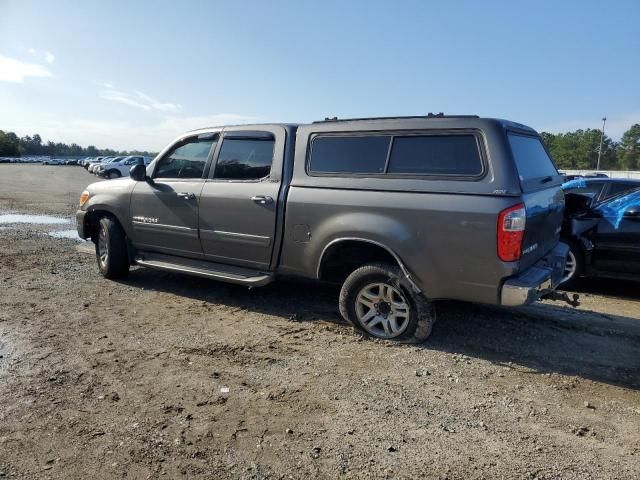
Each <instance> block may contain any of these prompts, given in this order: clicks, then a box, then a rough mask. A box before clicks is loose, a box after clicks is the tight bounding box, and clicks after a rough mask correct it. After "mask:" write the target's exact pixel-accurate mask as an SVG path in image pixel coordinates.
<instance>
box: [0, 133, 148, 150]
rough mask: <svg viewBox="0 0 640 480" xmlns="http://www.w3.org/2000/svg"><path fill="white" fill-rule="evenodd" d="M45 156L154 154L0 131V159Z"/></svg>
mask: <svg viewBox="0 0 640 480" xmlns="http://www.w3.org/2000/svg"><path fill="white" fill-rule="evenodd" d="M38 155H46V156H50V157H57V156H60V157H83V156H84V157H98V156H107V155H108V156H117V155H145V156H148V157H154V156H155V155H156V153H155V152H147V151H146V150H145V151H140V150H129V151H124V150H114V149H112V148H96V147H95V146H93V145H89V146H88V147H81V146H80V145H78V144H77V143H72V144H71V145H67V144H66V143H61V142H51V141H49V142H46V143H44V142H43V141H42V138H41V137H40V135H38V134H37V133H36V134H35V135H33V136H30V135H26V136H24V137H18V136H17V135H16V134H15V133H13V132H4V131H2V130H0V157H21V156H38Z"/></svg>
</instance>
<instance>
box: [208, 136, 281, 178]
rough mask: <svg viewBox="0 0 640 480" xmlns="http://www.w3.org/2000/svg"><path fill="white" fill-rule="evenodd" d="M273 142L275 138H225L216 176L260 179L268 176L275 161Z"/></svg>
mask: <svg viewBox="0 0 640 480" xmlns="http://www.w3.org/2000/svg"><path fill="white" fill-rule="evenodd" d="M273 144H274V140H273V139H249V138H246V139H245V138H243V139H234V138H227V139H224V140H223V141H222V147H221V148H220V154H219V155H218V162H217V163H216V170H215V173H214V178H218V179H226V180H258V179H260V178H264V177H266V176H268V175H269V173H270V172H271V162H272V161H273Z"/></svg>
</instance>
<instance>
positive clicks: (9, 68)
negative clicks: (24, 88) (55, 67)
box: [0, 55, 53, 83]
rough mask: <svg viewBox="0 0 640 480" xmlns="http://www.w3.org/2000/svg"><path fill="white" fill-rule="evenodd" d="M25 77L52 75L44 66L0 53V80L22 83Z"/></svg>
mask: <svg viewBox="0 0 640 480" xmlns="http://www.w3.org/2000/svg"><path fill="white" fill-rule="evenodd" d="M27 77H42V78H45V77H53V74H52V73H51V72H50V71H49V70H47V68H46V67H44V66H42V65H38V64H36V63H26V62H21V61H20V60H16V59H14V58H9V57H5V56H3V55H0V81H4V82H14V83H23V82H24V79H25V78H27Z"/></svg>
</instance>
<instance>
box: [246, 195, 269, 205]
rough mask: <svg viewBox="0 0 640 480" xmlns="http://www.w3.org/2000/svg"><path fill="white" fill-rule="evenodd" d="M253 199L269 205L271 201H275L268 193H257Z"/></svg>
mask: <svg viewBox="0 0 640 480" xmlns="http://www.w3.org/2000/svg"><path fill="white" fill-rule="evenodd" d="M251 200H252V201H254V202H256V203H259V204H260V205H268V204H270V203H273V198H271V197H267V196H266V195H256V196H254V197H251Z"/></svg>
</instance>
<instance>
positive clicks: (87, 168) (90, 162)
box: [83, 157, 106, 171]
mask: <svg viewBox="0 0 640 480" xmlns="http://www.w3.org/2000/svg"><path fill="white" fill-rule="evenodd" d="M104 158H106V157H95V158H94V159H92V160H89V161H88V162H85V163H84V165H83V166H84V168H85V170H87V171H89V167H91V165H95V164H96V163H100V162H102V160H103V159H104Z"/></svg>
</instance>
